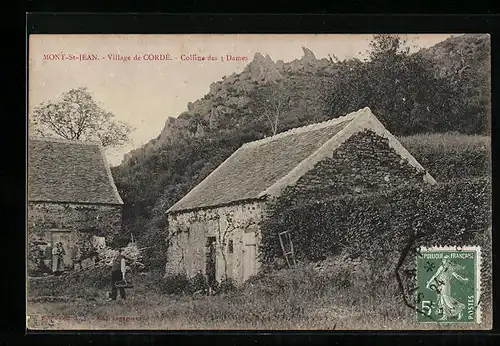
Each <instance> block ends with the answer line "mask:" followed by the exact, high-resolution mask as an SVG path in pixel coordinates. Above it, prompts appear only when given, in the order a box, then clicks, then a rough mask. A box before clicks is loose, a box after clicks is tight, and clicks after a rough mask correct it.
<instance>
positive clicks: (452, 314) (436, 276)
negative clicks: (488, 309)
mask: <svg viewBox="0 0 500 346" xmlns="http://www.w3.org/2000/svg"><path fill="white" fill-rule="evenodd" d="M480 268H481V250H480V247H477V246H468V247H463V248H459V247H450V246H448V247H431V248H422V249H421V250H420V255H418V256H417V287H419V288H418V289H417V290H416V296H417V303H418V306H417V321H418V322H424V323H425V322H428V323H436V322H442V323H480V322H481V305H480V304H479V300H480V294H481V290H480V283H481V280H480Z"/></svg>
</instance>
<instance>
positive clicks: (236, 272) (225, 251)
mask: <svg viewBox="0 0 500 346" xmlns="http://www.w3.org/2000/svg"><path fill="white" fill-rule="evenodd" d="M262 207H263V202H247V203H240V204H235V205H230V206H223V207H219V208H212V209H203V210H195V211H187V212H183V213H177V214H173V215H169V222H168V225H169V226H168V234H169V236H168V239H169V244H168V253H167V263H166V266H165V271H166V273H165V274H166V275H173V274H177V273H183V274H186V275H187V276H189V277H192V276H195V275H196V274H197V273H198V272H200V271H201V273H203V274H206V255H207V252H206V251H207V247H206V245H207V239H208V237H214V238H215V241H216V279H217V280H218V281H219V282H220V281H221V280H223V278H224V277H227V278H231V279H233V280H234V281H235V282H236V283H241V282H243V281H244V280H246V279H247V277H246V276H248V275H249V273H251V271H252V270H253V269H255V270H258V267H259V263H258V259H257V257H256V256H253V257H249V253H248V252H247V251H248V246H251V245H249V243H254V244H255V251H257V247H258V244H259V242H260V230H259V223H260V221H261V219H262V212H263V208H262ZM249 238H252V239H249ZM230 244H231V245H230ZM230 248H232V252H231V251H230Z"/></svg>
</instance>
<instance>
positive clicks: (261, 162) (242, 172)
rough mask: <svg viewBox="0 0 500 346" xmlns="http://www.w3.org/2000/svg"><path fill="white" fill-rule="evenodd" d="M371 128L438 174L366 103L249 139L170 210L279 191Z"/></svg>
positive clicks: (427, 178) (412, 160) (408, 157)
mask: <svg viewBox="0 0 500 346" xmlns="http://www.w3.org/2000/svg"><path fill="white" fill-rule="evenodd" d="M365 129H370V130H372V131H374V132H376V133H377V134H379V135H380V136H383V137H385V138H387V139H388V142H389V145H390V146H391V147H392V148H393V149H394V150H395V151H396V152H397V153H398V154H399V155H400V156H401V157H402V158H404V159H406V160H408V162H409V164H410V165H412V166H414V167H415V168H417V169H418V170H421V171H423V172H424V178H423V179H424V181H426V182H427V183H430V184H435V183H436V181H435V180H434V178H433V177H432V176H431V175H430V174H429V173H428V172H426V171H425V169H424V168H423V167H422V166H421V165H420V164H419V163H418V162H417V161H416V160H415V158H414V157H413V156H412V155H411V154H410V153H409V152H408V151H407V150H406V149H405V148H404V147H403V146H402V145H401V143H399V141H398V140H397V139H396V138H395V137H394V136H393V135H392V134H391V133H390V132H389V131H387V129H386V128H385V127H384V126H383V125H382V123H380V121H379V120H378V119H377V118H376V117H375V116H374V115H373V113H372V112H371V110H370V108H368V107H365V108H363V109H360V110H358V111H357V112H353V113H350V114H347V115H345V116H342V117H338V118H335V119H332V120H329V121H325V122H322V123H317V124H312V125H308V126H304V127H299V128H295V129H291V130H289V131H286V132H282V133H279V134H277V135H275V136H272V137H268V138H264V139H261V140H258V141H255V142H250V143H246V144H244V145H243V146H241V147H240V148H239V149H238V150H237V151H235V152H234V153H233V154H232V155H231V156H230V157H229V158H228V159H227V160H226V161H224V162H223V163H222V164H221V165H220V166H219V167H217V168H216V169H215V170H214V171H213V172H212V173H211V174H209V175H208V176H207V177H206V178H205V179H204V180H203V181H202V182H201V183H200V184H198V185H197V186H196V187H195V188H193V189H192V190H191V191H190V192H189V193H188V194H187V195H186V196H184V197H183V198H182V199H181V200H180V201H178V202H177V203H176V204H174V205H173V206H172V207H171V208H170V209H169V210H167V213H176V212H181V211H188V210H193V209H203V208H210V207H216V206H221V205H227V204H230V203H233V202H237V201H244V200H255V199H259V198H265V197H268V196H279V195H280V193H281V191H282V189H283V188H284V187H286V186H288V185H291V184H294V183H295V182H296V181H297V180H298V179H299V178H300V177H301V176H303V175H304V174H306V173H307V172H308V171H309V170H311V169H312V168H313V167H314V165H315V164H316V163H317V162H319V161H320V160H322V159H324V158H325V157H328V156H331V155H332V154H333V152H334V151H335V150H336V149H337V148H338V147H339V146H340V145H342V143H343V142H344V141H345V140H347V139H348V138H349V137H350V136H351V135H353V134H354V133H356V132H359V131H363V130H365Z"/></svg>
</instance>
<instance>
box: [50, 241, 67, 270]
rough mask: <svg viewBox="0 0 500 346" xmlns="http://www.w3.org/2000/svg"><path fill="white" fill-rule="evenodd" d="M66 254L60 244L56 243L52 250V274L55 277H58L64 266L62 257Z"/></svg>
mask: <svg viewBox="0 0 500 346" xmlns="http://www.w3.org/2000/svg"><path fill="white" fill-rule="evenodd" d="M65 254H66V252H65V251H64V248H63V246H62V243H61V242H57V243H56V244H55V246H54V248H53V249H52V272H53V273H54V274H55V275H60V274H61V272H62V270H63V266H64V259H63V256H64V255H65Z"/></svg>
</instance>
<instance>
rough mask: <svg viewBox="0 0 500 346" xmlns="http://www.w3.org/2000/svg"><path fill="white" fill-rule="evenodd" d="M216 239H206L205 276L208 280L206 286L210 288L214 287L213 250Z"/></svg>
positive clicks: (214, 265) (214, 253)
mask: <svg viewBox="0 0 500 346" xmlns="http://www.w3.org/2000/svg"><path fill="white" fill-rule="evenodd" d="M215 244H216V238H215V237H208V238H207V267H206V271H205V273H206V275H207V280H208V285H209V286H210V287H212V288H213V287H215V277H216V276H215V274H216V273H215V268H216V252H215V251H216V250H215Z"/></svg>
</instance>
